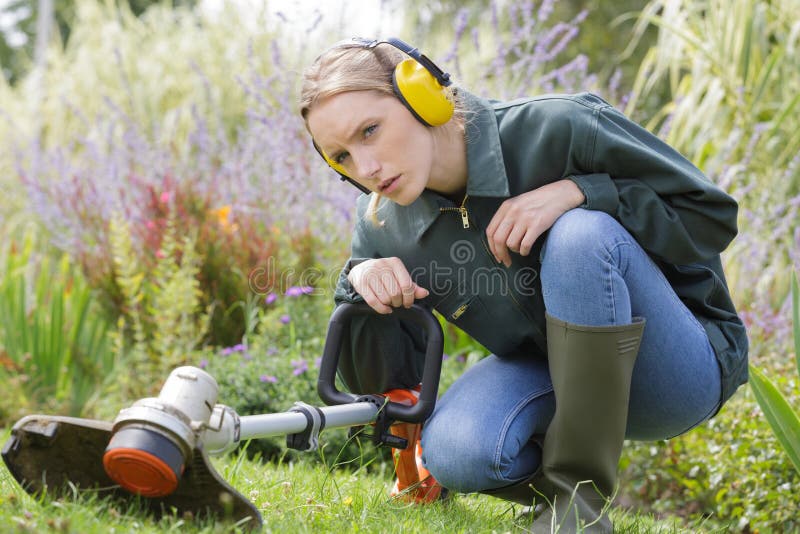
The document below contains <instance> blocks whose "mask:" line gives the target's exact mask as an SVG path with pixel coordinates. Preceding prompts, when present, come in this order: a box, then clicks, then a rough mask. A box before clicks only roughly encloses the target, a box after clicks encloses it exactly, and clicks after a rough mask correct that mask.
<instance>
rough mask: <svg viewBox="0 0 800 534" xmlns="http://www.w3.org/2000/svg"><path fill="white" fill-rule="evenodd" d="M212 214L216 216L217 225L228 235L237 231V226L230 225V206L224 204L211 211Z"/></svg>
mask: <svg viewBox="0 0 800 534" xmlns="http://www.w3.org/2000/svg"><path fill="white" fill-rule="evenodd" d="M212 213H213V214H214V215H215V216H216V218H217V221H218V222H219V225H220V226H221V227H222V229H223V230H225V231H226V232H228V233H233V232H235V231H237V230H238V229H239V225H238V224H232V223H231V206H230V204H226V205H225V206H222V207H221V208H217V209H215V210H212Z"/></svg>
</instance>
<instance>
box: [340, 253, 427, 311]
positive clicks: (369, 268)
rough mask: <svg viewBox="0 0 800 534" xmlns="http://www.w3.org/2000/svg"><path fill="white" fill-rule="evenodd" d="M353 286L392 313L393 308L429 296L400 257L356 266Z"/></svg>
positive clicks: (369, 301) (372, 303) (375, 307)
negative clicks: (415, 281)
mask: <svg viewBox="0 0 800 534" xmlns="http://www.w3.org/2000/svg"><path fill="white" fill-rule="evenodd" d="M348 279H349V280H350V283H351V284H352V285H353V288H354V289H355V290H356V291H357V292H358V293H359V294H360V295H361V296H362V297H363V298H364V301H365V302H366V303H367V304H368V305H369V306H370V307H371V308H372V309H373V310H375V311H376V312H378V313H381V314H388V313H392V308H399V307H400V306H403V307H405V308H408V307H410V306H411V305H412V304H414V300H415V299H421V298H425V297H427V296H428V294H429V292H428V290H427V289H425V288H422V287H420V286H418V285H417V284H416V283H414V281H413V280H412V279H411V276H410V275H409V274H408V270H407V269H406V267H405V265H403V262H402V261H401V260H400V259H399V258H381V259H375V260H367V261H365V262H363V263H360V264H359V265H357V266H355V267H354V268H353V270H352V271H350V274H349V275H348Z"/></svg>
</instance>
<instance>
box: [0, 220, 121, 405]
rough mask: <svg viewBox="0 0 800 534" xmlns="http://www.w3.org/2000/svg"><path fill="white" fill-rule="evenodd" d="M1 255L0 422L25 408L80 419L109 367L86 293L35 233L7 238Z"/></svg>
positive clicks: (98, 317)
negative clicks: (1, 391) (0, 385)
mask: <svg viewBox="0 0 800 534" xmlns="http://www.w3.org/2000/svg"><path fill="white" fill-rule="evenodd" d="M0 255H2V256H3V257H4V258H5V261H4V264H3V265H2V266H0V268H2V270H1V271H0V347H2V351H1V352H0V378H2V379H3V383H4V384H7V385H8V386H10V387H9V388H8V390H6V391H4V395H3V402H2V403H0V420H5V419H6V418H11V417H14V416H16V415H19V414H20V412H21V411H22V410H24V409H26V408H29V407H36V408H38V409H41V408H43V407H47V408H48V409H50V410H55V411H57V412H59V413H66V414H69V415H81V414H82V413H84V411H85V410H86V409H87V404H88V403H90V402H91V401H92V400H93V399H94V400H96V397H97V394H98V389H100V388H102V386H103V384H104V383H105V382H106V380H107V379H108V375H109V373H110V371H111V369H112V368H113V366H114V361H115V358H114V353H113V351H112V347H111V344H110V342H109V341H110V340H109V337H108V335H107V333H108V329H109V325H108V323H107V321H106V319H105V317H104V316H103V315H102V314H101V313H100V312H101V311H100V310H98V309H97V307H96V306H94V304H93V293H92V291H91V289H90V288H89V286H88V284H87V283H86V280H85V279H84V278H83V276H82V275H81V273H80V271H79V270H78V269H76V268H75V267H74V266H73V265H72V264H71V263H70V260H69V258H68V257H67V256H66V255H61V256H60V257H59V256H51V251H50V250H49V249H48V248H47V247H45V246H43V245H42V243H40V242H39V238H38V234H37V233H36V231H35V229H34V228H33V227H29V228H28V230H27V231H26V232H25V233H24V235H23V236H22V238H21V239H14V238H9V239H8V240H7V241H6V242H5V243H4V246H3V250H2V254H0ZM54 258H55V259H54Z"/></svg>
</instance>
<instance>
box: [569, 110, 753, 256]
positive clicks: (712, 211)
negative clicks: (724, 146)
mask: <svg viewBox="0 0 800 534" xmlns="http://www.w3.org/2000/svg"><path fill="white" fill-rule="evenodd" d="M594 120H595V121H596V122H595V124H594V125H593V132H592V133H593V135H594V141H593V142H591V143H585V144H584V145H583V146H585V147H586V153H585V154H582V157H581V160H582V165H581V166H583V167H585V168H586V169H591V171H592V172H591V173H588V174H575V175H572V176H569V178H570V179H571V180H573V181H574V182H575V184H576V185H577V186H578V187H579V188H580V189H581V191H582V192H583V194H584V196H585V197H586V201H585V204H584V205H583V207H585V208H588V209H596V210H601V211H605V212H606V213H609V214H610V215H612V216H614V217H615V218H616V219H617V220H619V221H620V223H622V225H623V226H624V227H625V228H626V229H627V230H628V231H629V232H630V233H631V235H633V237H635V238H636V240H637V241H638V242H639V244H640V245H642V247H643V248H644V249H645V250H647V251H648V252H649V253H651V254H653V255H654V256H656V257H658V258H660V259H662V260H665V261H667V262H670V263H675V264H688V263H692V262H695V261H700V260H703V259H707V258H711V257H713V256H715V255H717V254H719V253H720V252H722V251H723V250H724V249H725V248H726V247H727V246H728V244H729V243H730V242H731V241H732V240H733V238H734V237H735V236H736V233H737V221H736V216H737V209H738V206H737V204H736V201H735V200H734V199H733V198H732V197H730V196H729V195H727V194H726V193H725V192H724V191H722V190H721V189H720V188H719V187H717V186H716V185H715V184H713V183H712V182H711V181H710V180H709V179H708V178H707V177H706V176H705V175H704V174H703V173H702V172H701V171H700V170H699V169H698V168H697V167H695V166H694V165H693V164H692V163H691V162H689V161H688V160H687V159H686V158H684V157H683V156H682V155H681V154H680V153H678V152H677V151H676V150H675V149H673V148H671V147H670V146H669V145H667V144H666V143H664V142H663V141H661V140H660V139H659V138H658V137H656V136H655V135H653V134H651V133H650V132H648V131H647V130H645V129H644V128H642V127H641V126H639V125H637V124H635V123H634V122H632V121H631V120H629V119H627V118H626V117H625V116H624V115H623V114H622V113H620V112H619V111H617V110H615V109H614V108H613V107H611V106H603V107H601V108H600V109H598V110H597V111H596V113H595V115H594ZM584 131H585V130H584ZM579 157H580V156H579Z"/></svg>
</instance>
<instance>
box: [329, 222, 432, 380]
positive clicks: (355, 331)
mask: <svg viewBox="0 0 800 534" xmlns="http://www.w3.org/2000/svg"><path fill="white" fill-rule="evenodd" d="M364 224H365V223H364V221H363V218H362V217H361V216H359V218H358V222H357V223H356V229H355V231H354V233H353V241H352V246H351V258H350V259H349V260H348V261H347V263H346V264H345V265H344V268H343V269H342V271H341V273H340V274H339V278H338V281H337V285H336V290H335V292H334V301H335V302H336V305H337V306H339V305H341V304H342V303H345V302H347V303H358V302H363V301H364V299H363V298H362V297H361V295H359V294H358V293H357V292H356V291H355V290H354V289H353V286H352V285H351V284H350V282H349V280H348V279H347V275H348V274H349V273H350V270H351V269H352V268H353V267H355V266H356V265H358V264H359V263H361V262H362V261H365V260H367V259H370V258H376V257H380V256H379V255H378V254H377V252H376V251H375V250H372V247H370V246H369V239H368V238H367V235H366V233H367V232H366V231H365V228H364ZM426 344H427V339H426V336H425V333H424V331H422V330H421V329H420V328H419V327H418V326H416V325H414V324H410V323H407V322H405V321H401V320H399V319H397V318H396V317H394V316H393V315H392V314H388V315H380V314H377V313H375V314H370V315H359V316H356V317H354V318H353V320H352V322H351V323H350V328H349V330H346V331H345V332H344V335H343V336H342V347H341V351H340V353H339V370H338V371H339V376H340V378H341V379H342V381H343V382H344V384H345V385H346V386H347V388H348V389H349V390H350V391H351V392H353V393H358V394H367V393H383V392H384V391H387V390H389V389H395V388H411V387H414V386H416V385H417V384H419V382H420V379H421V378H422V369H423V365H424V359H425V347H426Z"/></svg>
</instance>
